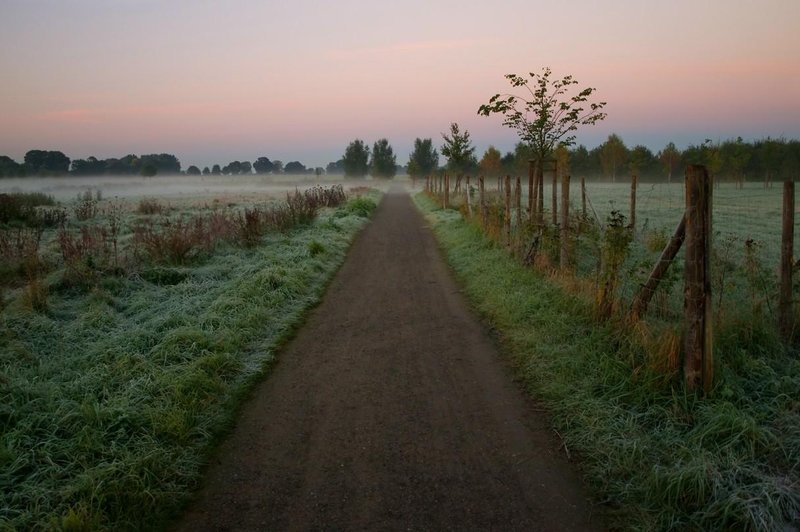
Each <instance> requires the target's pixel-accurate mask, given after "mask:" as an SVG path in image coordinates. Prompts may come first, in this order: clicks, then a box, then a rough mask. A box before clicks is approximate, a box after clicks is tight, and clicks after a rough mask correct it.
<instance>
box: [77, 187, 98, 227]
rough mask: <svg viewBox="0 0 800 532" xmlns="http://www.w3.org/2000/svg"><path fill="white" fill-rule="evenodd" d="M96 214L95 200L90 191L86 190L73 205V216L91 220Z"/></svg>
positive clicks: (81, 219) (78, 218)
mask: <svg viewBox="0 0 800 532" xmlns="http://www.w3.org/2000/svg"><path fill="white" fill-rule="evenodd" d="M95 216H97V200H95V199H94V198H92V193H91V191H87V192H86V194H84V195H83V196H82V197H81V198H80V199H79V200H78V204H77V205H76V206H75V218H76V219H77V220H79V221H85V220H91V219H92V218H94V217H95Z"/></svg>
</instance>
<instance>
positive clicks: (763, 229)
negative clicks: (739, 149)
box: [486, 178, 800, 269]
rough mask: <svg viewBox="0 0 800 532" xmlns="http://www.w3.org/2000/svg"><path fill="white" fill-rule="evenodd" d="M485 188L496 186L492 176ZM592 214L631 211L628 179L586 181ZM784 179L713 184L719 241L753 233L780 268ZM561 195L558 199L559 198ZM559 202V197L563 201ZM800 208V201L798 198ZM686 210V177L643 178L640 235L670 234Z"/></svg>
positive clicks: (575, 194) (574, 186)
mask: <svg viewBox="0 0 800 532" xmlns="http://www.w3.org/2000/svg"><path fill="white" fill-rule="evenodd" d="M486 185H487V189H488V190H490V191H494V190H496V184H495V182H494V181H493V180H492V181H490V180H487V181H486ZM522 188H523V205H526V201H527V182H525V183H523V187H522ZM586 190H587V198H588V205H587V209H588V214H589V216H590V217H594V214H596V216H597V219H598V220H599V221H600V222H601V223H605V222H606V219H607V217H608V215H609V214H610V213H611V211H612V210H617V211H620V212H621V213H622V214H624V215H625V216H626V217H627V216H628V214H629V212H630V207H629V205H630V183H616V184H611V183H597V182H593V181H588V182H587V183H586ZM782 195H783V185H782V183H775V184H774V185H773V187H772V188H764V186H763V184H761V183H745V185H744V188H743V189H737V188H736V187H735V185H734V184H733V183H723V184H720V186H718V187H715V188H714V194H713V206H714V214H713V222H712V223H713V230H714V233H715V245H725V246H730V245H734V246H736V247H738V248H740V249H743V247H744V242H745V241H746V240H747V239H752V240H754V241H755V242H756V245H757V247H758V248H759V253H760V256H761V259H762V261H763V262H764V264H765V265H766V266H768V267H770V268H772V269H777V267H778V260H779V258H780V241H781V209H782V207H781V206H782V201H783V199H782ZM551 198H552V187H551V186H549V179H548V178H545V187H544V208H545V211H546V212H547V213H549V212H550V205H551ZM559 201H560V200H559ZM570 203H571V209H573V212H578V209H580V207H581V191H580V182H579V181H577V182H576V181H575V180H573V183H571V186H570ZM559 205H560V203H559ZM797 205H798V207H797V208H798V209H800V202H799V203H798V204H797ZM683 210H684V185H683V183H682V182H678V183H672V184H666V183H659V184H655V183H640V184H639V187H638V191H637V200H636V229H637V234H638V235H639V236H641V235H642V233H643V232H645V231H646V230H652V229H658V230H664V231H666V232H667V233H668V234H670V235H671V234H672V232H673V231H674V230H675V228H676V227H677V225H678V222H679V221H680V219H681V215H682V213H683ZM798 229H800V216H795V233H796V234H798Z"/></svg>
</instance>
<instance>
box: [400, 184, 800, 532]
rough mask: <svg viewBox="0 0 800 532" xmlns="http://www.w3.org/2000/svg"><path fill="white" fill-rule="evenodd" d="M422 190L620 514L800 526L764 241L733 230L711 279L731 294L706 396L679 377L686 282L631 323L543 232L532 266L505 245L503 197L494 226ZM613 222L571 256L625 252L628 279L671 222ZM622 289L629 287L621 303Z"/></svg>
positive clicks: (645, 524) (474, 297)
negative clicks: (635, 226)
mask: <svg viewBox="0 0 800 532" xmlns="http://www.w3.org/2000/svg"><path fill="white" fill-rule="evenodd" d="M416 201H417V204H418V206H419V207H420V209H421V210H422V211H423V212H425V213H426V215H427V218H428V219H429V220H430V222H431V223H432V225H433V228H434V231H435V233H436V235H437V238H438V239H439V242H440V244H441V246H442V248H443V250H444V253H445V255H446V258H447V260H448V262H449V264H450V265H451V267H452V268H453V270H454V271H455V273H456V275H457V277H458V278H459V280H460V282H461V283H462V285H463V286H464V288H465V292H466V294H467V296H468V297H469V298H470V300H471V301H472V303H473V305H474V306H475V308H476V309H477V310H478V311H479V312H480V313H481V314H482V315H483V316H484V317H485V319H486V320H487V321H488V322H489V323H490V324H491V326H492V327H493V328H494V329H495V330H496V331H497V334H498V337H499V341H500V343H501V344H502V346H503V348H504V350H505V351H506V353H508V356H509V358H510V360H511V361H512V364H513V366H514V368H515V371H516V373H517V375H518V376H519V378H520V380H521V381H522V382H523V383H524V385H525V387H526V388H527V389H528V391H529V392H530V393H531V394H532V395H533V396H535V397H537V399H541V400H542V401H543V402H544V403H545V404H546V405H547V408H548V411H549V412H550V416H551V423H552V426H553V427H554V430H555V431H556V433H557V434H558V436H559V437H560V438H562V441H563V445H562V449H563V450H564V452H565V453H566V454H567V455H568V456H569V457H570V458H572V459H573V460H575V461H577V462H578V464H579V466H580V467H581V468H582V470H583V472H584V475H585V477H586V479H587V481H588V482H589V484H590V486H591V487H592V488H593V490H594V493H595V497H596V500H597V502H598V504H599V505H601V507H602V508H603V509H604V511H605V512H606V513H607V514H608V515H609V518H610V520H611V526H612V527H613V528H619V529H626V530H783V529H792V527H796V526H797V524H798V522H800V469H798V464H800V399H798V398H800V360H799V359H798V356H797V354H798V353H797V349H796V347H795V346H793V345H790V346H786V345H784V344H783V343H781V342H780V341H779V338H778V334H777V330H776V327H775V324H774V320H772V319H770V316H769V310H768V306H769V304H770V302H769V297H772V296H771V295H770V292H769V289H768V287H767V288H765V287H764V285H763V283H762V280H763V279H766V278H768V277H767V276H766V275H767V274H766V271H767V270H766V269H765V268H764V267H763V266H761V263H760V262H759V261H758V255H757V253H755V251H753V252H752V253H750V254H749V255H748V253H747V252H740V251H735V250H734V246H733V245H732V244H729V245H728V246H727V247H726V246H725V245H724V244H723V246H721V249H720V250H719V253H720V254H722V255H724V256H721V257H717V258H716V259H715V260H717V261H720V262H719V264H721V265H722V269H719V268H718V270H717V271H718V272H720V271H721V272H723V273H722V275H724V276H727V277H725V278H723V279H719V280H718V281H715V282H720V283H724V284H723V285H720V286H723V287H724V289H725V298H726V299H724V300H723V304H722V305H720V306H717V307H715V312H716V314H715V319H716V320H719V321H720V323H721V324H722V327H721V329H720V330H719V331H718V333H717V341H716V344H715V357H716V360H717V370H716V375H717V378H716V381H715V387H714V389H713V390H712V392H711V393H710V394H709V395H708V396H707V397H701V396H700V395H695V394H692V393H687V392H686V391H685V389H684V387H683V384H682V382H681V380H680V379H679V378H678V349H679V348H678V346H679V344H680V342H679V336H680V333H679V331H678V330H677V329H676V328H675V326H674V325H671V323H672V318H673V317H674V314H673V313H674V312H675V308H674V306H673V303H674V300H676V299H679V297H678V295H679V294H678V295H676V294H677V293H679V292H680V287H677V288H675V285H676V284H677V283H675V282H671V283H670V282H667V283H666V287H664V288H662V290H664V292H662V294H661V295H660V296H657V299H656V303H655V307H656V308H655V309H654V314H655V317H654V318H653V319H648V320H642V321H639V322H637V323H635V324H632V325H631V324H630V323H628V322H625V321H623V318H622V316H621V314H619V313H616V312H612V315H611V318H610V319H600V317H599V316H598V304H597V299H596V296H597V287H598V286H600V285H602V283H599V282H598V280H597V279H591V278H586V277H583V278H582V277H580V275H578V276H575V275H573V274H572V273H569V274H564V273H561V272H558V271H557V270H556V269H555V268H553V267H552V265H553V264H554V263H555V261H556V260H557V259H555V258H554V257H556V256H557V253H558V246H556V245H551V244H552V243H553V242H555V241H554V240H553V241H552V242H550V241H549V240H548V239H547V235H546V234H545V236H544V237H543V240H542V244H541V248H540V249H541V251H540V253H539V256H538V258H537V262H536V264H535V266H534V267H531V266H525V265H524V264H523V261H522V260H520V259H521V258H523V257H520V256H515V255H514V254H512V253H509V250H508V248H507V247H506V246H505V244H504V243H501V242H502V240H503V239H502V238H501V237H500V234H499V233H500V230H499V227H502V211H500V212H497V208H496V207H491V206H490V208H489V216H490V217H492V220H494V222H490V230H489V231H488V236H487V233H484V232H483V231H482V230H481V227H480V222H479V221H477V220H478V218H477V217H476V218H474V219H473V220H474V221H468V220H466V219H465V217H464V216H462V214H461V213H459V212H458V211H457V210H454V209H441V207H440V205H437V204H436V203H434V201H433V200H431V199H430V198H429V197H428V196H426V195H424V194H419V195H417V196H416ZM462 211H463V208H462ZM615 220H616V223H615ZM605 221H606V222H607V225H606V229H605V232H604V233H599V232H597V231H595V232H594V236H592V231H589V230H585V232H584V234H583V238H584V241H583V244H580V243H579V244H577V246H579V248H578V249H576V250H575V253H576V255H577V256H579V257H581V256H582V257H583V259H580V258H578V259H576V261H577V262H578V264H577V265H576V269H577V270H580V269H581V264H580V261H581V260H584V261H586V262H587V263H588V262H591V263H594V264H595V266H596V264H597V257H598V253H603V252H605V253H606V254H608V253H609V252H610V251H613V250H615V249H616V250H618V251H619V250H623V251H625V253H624V256H621V257H619V259H620V260H619V261H618V262H619V264H618V267H617V273H618V277H617V280H618V282H619V284H620V285H622V286H633V285H635V282H636V281H635V275H634V272H637V271H638V270H639V269H641V267H640V266H639V263H640V262H642V261H643V260H652V259H653V256H655V255H657V253H658V251H659V250H660V249H661V248H662V247H663V243H664V239H665V238H667V236H664V235H662V236H661V237H660V238H659V235H660V232H663V229H662V228H660V227H653V226H651V228H650V229H646V230H642V238H641V239H639V240H637V241H631V240H630V239H627V238H622V237H624V236H625V235H624V233H625V232H624V231H623V228H624V216H622V217H620V215H619V213H617V214H616V218H615V217H614V215H611V214H610V215H609V217H608V219H607V220H605ZM492 226H495V230H494V232H493V231H492V230H491V227H492ZM615 227H619V228H620V229H619V230H618V231H615V229H614V228H615ZM609 234H610V235H611V236H609V237H607V236H606V235H609ZM614 234H617V235H618V236H620V237H621V238H619V239H614V238H613V235H614ZM593 238H594V240H592V239H593ZM649 240H654V242H653V243H652V246H651V247H650V249H648V244H647V243H648V241H649ZM655 240H658V242H655ZM593 241H594V242H595V244H594V245H591V242H593ZM581 245H583V248H580V246H581ZM735 247H736V250H739V249H740V248H739V246H735ZM743 249H745V250H746V249H747V248H743ZM581 252H583V254H581ZM592 257H594V259H592ZM605 261H606V263H609V259H608V256H606V259H605ZM611 262H613V261H611ZM548 264H550V267H548ZM585 268H586V270H587V271H589V266H588V265H586V266H585ZM593 271H597V270H593ZM578 273H579V274H580V271H578ZM599 274H600V275H602V272H600V273H599ZM674 275H678V276H679V274H674ZM598 279H600V278H598ZM625 297H626V296H625V292H624V290H622V291H618V292H617V296H616V299H615V302H614V305H615V307H619V306H620V305H622V306H624V305H625ZM658 298H660V300H659V299H658ZM671 301H672V303H671ZM759 312H760V314H759ZM747 316H749V318H747Z"/></svg>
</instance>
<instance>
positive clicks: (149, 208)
mask: <svg viewBox="0 0 800 532" xmlns="http://www.w3.org/2000/svg"><path fill="white" fill-rule="evenodd" d="M136 212H138V213H139V214H148V215H150V214H161V213H162V212H164V206H163V205H161V203H159V202H158V200H157V199H155V198H142V199H140V200H139V206H138V207H137V208H136Z"/></svg>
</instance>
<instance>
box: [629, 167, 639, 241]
mask: <svg viewBox="0 0 800 532" xmlns="http://www.w3.org/2000/svg"><path fill="white" fill-rule="evenodd" d="M638 181H639V178H638V177H637V176H636V174H633V175H631V217H630V228H631V229H633V230H635V229H636V185H637V183H638Z"/></svg>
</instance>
